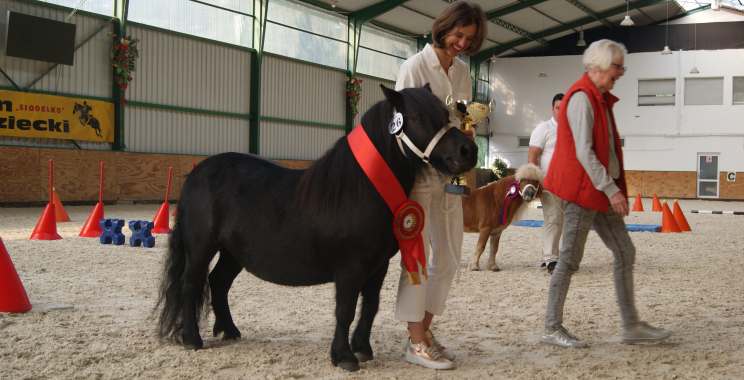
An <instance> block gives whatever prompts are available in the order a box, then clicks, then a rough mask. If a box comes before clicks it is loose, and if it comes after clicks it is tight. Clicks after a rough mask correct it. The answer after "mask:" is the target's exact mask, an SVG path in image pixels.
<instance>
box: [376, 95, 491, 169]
mask: <svg viewBox="0 0 744 380" xmlns="http://www.w3.org/2000/svg"><path fill="white" fill-rule="evenodd" d="M380 87H381V88H382V92H383V93H384V94H385V98H386V99H387V101H385V102H383V103H384V105H383V108H384V110H385V111H383V113H382V115H385V116H384V117H386V118H387V120H386V122H385V123H383V125H385V126H387V125H388V124H389V122H390V120H391V119H392V118H393V115H394V114H395V113H396V112H399V113H401V115H402V116H403V124H402V127H401V128H400V130H399V131H395V133H391V132H392V131H390V130H385V131H383V133H386V134H388V138H387V140H388V141H389V142H390V144H391V146H392V152H391V153H392V154H394V155H396V153H397V155H399V156H400V157H403V158H404V159H405V160H406V161H408V162H409V163H411V164H413V165H414V166H416V167H417V169H422V168H424V167H426V163H428V164H430V165H431V166H432V167H434V168H435V169H436V170H437V171H439V172H440V173H442V174H445V175H457V174H460V173H464V172H466V171H468V170H470V169H472V168H473V167H474V166H475V164H476V161H477V159H478V146H477V145H475V142H473V141H472V140H470V139H469V138H467V136H465V134H463V133H462V132H461V131H460V130H459V129H458V128H449V127H448V125H449V124H450V121H449V115H450V113H449V110H448V109H447V107H445V105H444V103H442V101H441V100H439V99H438V98H437V97H436V96H434V94H433V93H432V92H431V87H429V84H428V83H427V84H426V85H424V87H423V88H407V89H404V90H402V91H400V92H398V91H395V90H391V89H389V88H387V87H385V86H383V85H380ZM362 124H364V121H363V122H362ZM404 136H405V137H404ZM405 140H408V141H405ZM395 151H397V152H395Z"/></svg>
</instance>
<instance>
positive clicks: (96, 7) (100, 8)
mask: <svg viewBox="0 0 744 380" xmlns="http://www.w3.org/2000/svg"><path fill="white" fill-rule="evenodd" d="M40 1H42V2H44V3H49V4H55V5H61V6H63V7H68V8H72V9H75V7H77V6H78V5H80V0H40ZM79 10H81V11H86V12H91V13H98V14H102V15H106V16H113V15H114V2H113V1H112V0H87V1H85V2H83V4H82V5H80V8H79Z"/></svg>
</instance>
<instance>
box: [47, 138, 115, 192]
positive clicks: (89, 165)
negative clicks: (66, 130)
mask: <svg viewBox="0 0 744 380" xmlns="http://www.w3.org/2000/svg"><path fill="white" fill-rule="evenodd" d="M50 159H52V160H54V178H53V179H54V188H55V191H56V192H57V196H58V197H59V200H60V201H62V202H66V201H89V200H97V199H98V191H99V186H100V181H101V162H103V163H104V165H103V168H104V169H103V170H104V173H103V179H104V182H103V199H114V198H115V196H116V172H117V170H116V153H115V152H110V151H83V150H73V149H49V148H41V149H39V158H38V160H39V167H40V171H39V186H40V191H41V198H42V199H40V200H45V199H49V185H48V184H49V160H50Z"/></svg>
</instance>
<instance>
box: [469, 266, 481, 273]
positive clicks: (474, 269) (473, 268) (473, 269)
mask: <svg viewBox="0 0 744 380" xmlns="http://www.w3.org/2000/svg"><path fill="white" fill-rule="evenodd" d="M468 269H470V270H471V271H473V272H477V271H479V270H480V268H478V267H469V268H468Z"/></svg>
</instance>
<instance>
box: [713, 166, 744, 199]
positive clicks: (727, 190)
mask: <svg viewBox="0 0 744 380" xmlns="http://www.w3.org/2000/svg"><path fill="white" fill-rule="evenodd" d="M727 175H728V173H727V172H721V173H720V175H719V177H718V183H719V193H718V198H720V199H744V173H739V172H737V173H736V182H729V181H728V180H726V176H727Z"/></svg>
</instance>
